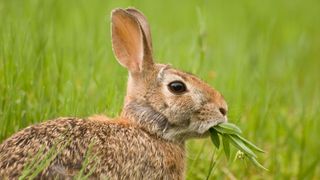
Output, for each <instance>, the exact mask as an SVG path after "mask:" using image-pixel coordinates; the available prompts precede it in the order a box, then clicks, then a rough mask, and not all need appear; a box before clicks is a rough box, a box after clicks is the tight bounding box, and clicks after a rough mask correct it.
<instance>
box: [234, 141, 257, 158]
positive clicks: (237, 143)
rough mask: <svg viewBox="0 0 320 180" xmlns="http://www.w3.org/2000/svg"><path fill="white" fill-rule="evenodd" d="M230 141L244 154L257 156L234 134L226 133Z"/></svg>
mask: <svg viewBox="0 0 320 180" xmlns="http://www.w3.org/2000/svg"><path fill="white" fill-rule="evenodd" d="M228 137H229V139H230V142H231V143H233V144H234V145H235V146H236V147H237V148H238V149H240V150H241V151H243V152H244V153H245V154H247V155H248V156H251V157H255V158H256V157H257V155H255V154H254V152H253V151H251V150H250V149H249V148H248V147H247V146H246V145H245V144H244V143H243V142H242V141H241V140H240V139H238V138H237V136H234V135H228Z"/></svg>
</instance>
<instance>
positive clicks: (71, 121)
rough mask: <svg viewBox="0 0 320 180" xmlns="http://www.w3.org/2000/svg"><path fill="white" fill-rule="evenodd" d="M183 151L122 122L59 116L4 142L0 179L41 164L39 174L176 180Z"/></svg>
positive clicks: (0, 158)
mask: <svg viewBox="0 0 320 180" xmlns="http://www.w3.org/2000/svg"><path fill="white" fill-rule="evenodd" d="M183 154H184V149H183V145H177V144H175V143H172V142H169V141H166V140H163V139H161V138H158V137H157V136H155V135H151V134H149V133H148V132H147V131H144V130H143V129H141V128H138V127H137V126H135V125H134V124H132V123H129V122H128V121H126V120H115V121H111V120H101V119H98V120H97V119H86V120H84V119H76V118H59V119H57V120H53V121H47V122H45V123H41V124H38V125H34V126H30V127H28V128H26V129H24V130H22V131H20V132H18V133H16V134H15V135H13V136H12V137H11V138H9V139H7V140H6V141H4V142H3V143H2V144H1V145H0V177H11V178H17V177H19V176H21V175H22V172H25V173H26V172H27V171H25V170H28V169H29V170H32V171H36V170H35V169H36V168H39V166H45V167H46V168H45V169H43V170H42V171H41V172H40V174H39V175H38V177H42V178H46V177H51V178H52V177H61V178H67V177H70V178H71V177H74V176H76V175H79V172H80V170H83V171H82V173H83V174H90V176H91V177H108V178H111V179H120V178H121V179H126V178H134V177H135V178H138V179H158V178H162V179H172V178H173V179H181V178H182V174H183V169H184V167H183V166H184V162H183V159H184V157H183ZM46 163H47V165H46ZM30 173H31V174H32V172H29V174H30ZM27 174H28V173H27ZM11 178H10V179H11Z"/></svg>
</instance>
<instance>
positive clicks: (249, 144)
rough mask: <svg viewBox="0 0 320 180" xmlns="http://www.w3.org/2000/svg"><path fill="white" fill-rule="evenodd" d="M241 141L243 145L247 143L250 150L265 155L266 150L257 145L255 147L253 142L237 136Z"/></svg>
mask: <svg viewBox="0 0 320 180" xmlns="http://www.w3.org/2000/svg"><path fill="white" fill-rule="evenodd" d="M236 136H237V137H238V138H239V139H241V140H242V142H243V143H245V144H246V145H247V146H249V148H250V149H253V150H255V151H258V152H262V153H265V151H264V150H262V149H261V148H259V147H257V146H256V145H254V144H253V143H252V142H250V141H248V140H246V139H245V138H243V137H241V136H239V135H236Z"/></svg>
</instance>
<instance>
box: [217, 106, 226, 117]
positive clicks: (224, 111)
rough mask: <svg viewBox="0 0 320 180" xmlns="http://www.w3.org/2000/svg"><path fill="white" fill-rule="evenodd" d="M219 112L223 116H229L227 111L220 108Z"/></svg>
mask: <svg viewBox="0 0 320 180" xmlns="http://www.w3.org/2000/svg"><path fill="white" fill-rule="evenodd" d="M219 111H220V113H221V114H222V115H223V116H226V115H227V110H226V109H225V108H223V107H221V108H219Z"/></svg>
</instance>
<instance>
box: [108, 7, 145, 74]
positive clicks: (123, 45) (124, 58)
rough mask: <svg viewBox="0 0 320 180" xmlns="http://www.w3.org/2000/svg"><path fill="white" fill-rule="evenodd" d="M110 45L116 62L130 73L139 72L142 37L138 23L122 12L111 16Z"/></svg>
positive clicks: (141, 56) (116, 12) (141, 57)
mask: <svg viewBox="0 0 320 180" xmlns="http://www.w3.org/2000/svg"><path fill="white" fill-rule="evenodd" d="M112 45H113V51H114V53H115V56H116V57H117V60H118V61H119V63H120V64H121V65H123V66H124V67H126V68H128V70H129V71H131V72H139V71H140V67H141V63H142V59H143V35H142V32H141V29H140V25H139V24H138V22H137V21H136V20H135V19H134V17H132V16H131V15H130V14H128V13H126V12H125V11H124V10H116V11H115V12H114V13H113V15H112Z"/></svg>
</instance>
